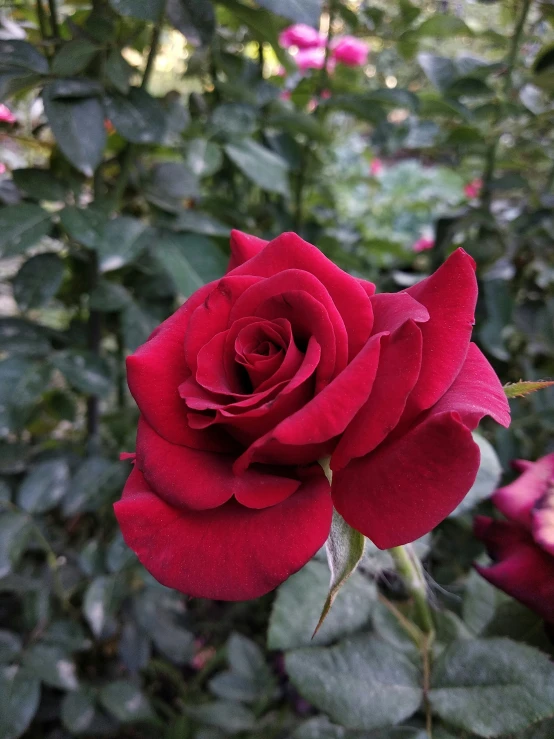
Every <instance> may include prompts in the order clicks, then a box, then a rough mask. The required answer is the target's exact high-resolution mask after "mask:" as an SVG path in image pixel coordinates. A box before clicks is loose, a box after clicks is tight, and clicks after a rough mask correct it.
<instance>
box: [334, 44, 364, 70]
mask: <svg viewBox="0 0 554 739" xmlns="http://www.w3.org/2000/svg"><path fill="white" fill-rule="evenodd" d="M331 48H332V51H333V58H334V59H335V60H336V61H337V62H340V63H341V64H345V65H346V66H347V67H362V66H363V65H364V64H367V57H368V54H369V46H368V45H367V44H366V42H365V41H361V40H360V39H358V38H355V37H354V36H340V37H339V38H337V39H335V40H334V41H333V42H332V44H331Z"/></svg>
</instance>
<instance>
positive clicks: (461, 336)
mask: <svg viewBox="0 0 554 739" xmlns="http://www.w3.org/2000/svg"><path fill="white" fill-rule="evenodd" d="M406 292H407V293H408V294H409V295H411V296H412V298H415V299H416V300H417V301H418V303H421V304H422V305H424V306H425V308H427V310H428V311H429V316H430V318H429V321H427V323H424V324H422V326H421V331H422V334H423V359H422V364H421V373H420V375H419V380H418V382H417V384H416V386H415V388H414V389H413V391H412V393H411V395H410V398H409V400H408V407H409V409H410V412H411V413H412V415H416V414H417V413H418V412H419V411H422V410H425V409H427V408H431V406H433V405H434V404H435V403H436V402H437V400H438V399H439V398H440V397H441V396H442V395H444V393H445V392H446V391H447V390H448V388H449V387H450V385H451V384H452V383H453V381H454V379H455V378H456V377H457V375H458V373H459V372H460V370H461V368H462V365H463V363H464V360H465V358H466V354H467V350H468V347H469V340H470V337H471V331H472V327H473V323H474V314H475V303H476V301H477V280H476V278H475V262H474V261H473V259H472V258H471V257H470V256H469V254H467V253H466V252H465V251H464V250H463V249H457V250H456V251H455V252H454V253H453V254H452V255H451V256H450V257H449V258H448V259H447V261H446V262H445V263H444V264H443V265H442V267H440V268H439V269H438V270H437V271H436V272H435V273H434V274H432V275H431V276H430V277H428V278H427V279H425V280H422V281H421V282H419V283H417V285H414V286H413V287H410V288H408V290H406Z"/></svg>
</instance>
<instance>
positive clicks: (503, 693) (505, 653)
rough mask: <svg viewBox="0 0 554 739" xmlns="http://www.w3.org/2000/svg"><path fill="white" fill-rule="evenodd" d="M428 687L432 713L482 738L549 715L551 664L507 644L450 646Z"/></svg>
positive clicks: (553, 704) (552, 706)
mask: <svg viewBox="0 0 554 739" xmlns="http://www.w3.org/2000/svg"><path fill="white" fill-rule="evenodd" d="M431 685H432V689H431V690H430V691H429V701H430V704H431V706H432V708H433V711H434V713H436V714H437V715H438V716H440V717H441V718H442V719H444V720H445V721H447V722H448V723H450V724H452V725H453V726H457V727H459V728H461V729H464V730H466V731H472V732H474V733H475V734H478V735H479V736H483V737H496V736H500V735H501V734H513V733H515V732H519V731H521V730H523V729H525V728H527V727H528V726H529V725H530V724H532V723H535V722H537V721H539V720H540V719H542V718H547V717H549V716H551V715H552V714H553V713H554V665H552V663H551V662H550V659H549V658H548V657H547V656H546V655H545V654H542V652H539V650H538V649H533V648H532V647H528V646H526V645H524V644H518V643H517V642H514V641H511V640H509V639H475V640H471V639H470V640H467V639H464V640H462V641H459V642H455V643H454V644H452V645H451V646H450V647H448V648H447V649H446V650H445V651H444V652H443V653H442V655H441V657H440V658H439V660H438V662H437V664H436V666H435V668H434V670H433V674H432V682H431ZM537 686H540V690H538V689H537Z"/></svg>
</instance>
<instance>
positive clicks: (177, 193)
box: [145, 162, 200, 213]
mask: <svg viewBox="0 0 554 739" xmlns="http://www.w3.org/2000/svg"><path fill="white" fill-rule="evenodd" d="M199 194H200V187H199V183H198V180H197V179H196V175H195V174H194V173H193V172H191V170H190V169H189V168H188V167H187V166H186V164H183V163H182V162H161V163H160V164H156V165H155V166H154V167H153V168H152V171H151V173H150V177H149V180H148V182H147V184H146V187H145V196H146V198H147V200H149V201H150V202H151V203H153V204H154V205H156V206H158V208H161V209H162V210H167V211H169V212H170V213H180V212H181V211H182V210H183V207H184V201H185V200H186V199H188V198H196V197H198V195H199Z"/></svg>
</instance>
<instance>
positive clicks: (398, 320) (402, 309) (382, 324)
mask: <svg viewBox="0 0 554 739" xmlns="http://www.w3.org/2000/svg"><path fill="white" fill-rule="evenodd" d="M371 305H372V306H373V315H374V322H373V333H374V334H377V333H379V332H380V331H390V333H392V332H393V331H396V329H397V328H399V327H400V326H401V325H402V324H403V323H405V322H406V321H410V320H411V321H415V322H416V323H426V322H427V321H428V320H429V311H428V310H427V308H426V307H425V306H424V305H422V304H421V303H418V302H417V300H415V298H412V297H411V295H408V293H379V294H378V295H374V296H373V297H372V298H371Z"/></svg>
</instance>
